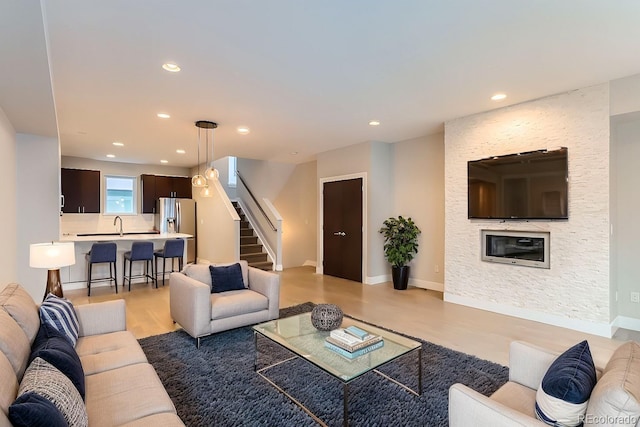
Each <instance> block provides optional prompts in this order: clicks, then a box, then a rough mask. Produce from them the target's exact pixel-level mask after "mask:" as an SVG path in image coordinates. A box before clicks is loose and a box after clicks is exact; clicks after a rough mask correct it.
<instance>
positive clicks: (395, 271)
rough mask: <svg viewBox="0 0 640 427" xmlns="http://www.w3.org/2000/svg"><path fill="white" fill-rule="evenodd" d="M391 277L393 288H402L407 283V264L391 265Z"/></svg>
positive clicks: (405, 287) (405, 286)
mask: <svg viewBox="0 0 640 427" xmlns="http://www.w3.org/2000/svg"><path fill="white" fill-rule="evenodd" d="M391 277H393V288H394V289H400V290H404V289H407V284H408V283H409V266H408V265H403V266H402V267H393V266H392V267H391Z"/></svg>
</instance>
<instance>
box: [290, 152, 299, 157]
mask: <svg viewBox="0 0 640 427" xmlns="http://www.w3.org/2000/svg"><path fill="white" fill-rule="evenodd" d="M289 154H291V155H292V156H297V155H298V152H297V151H292V152H291V153H289Z"/></svg>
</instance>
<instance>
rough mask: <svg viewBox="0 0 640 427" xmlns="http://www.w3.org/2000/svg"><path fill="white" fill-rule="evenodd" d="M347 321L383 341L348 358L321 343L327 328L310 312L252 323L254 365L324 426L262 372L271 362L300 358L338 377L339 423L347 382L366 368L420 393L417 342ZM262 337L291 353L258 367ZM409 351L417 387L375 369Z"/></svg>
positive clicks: (346, 406)
mask: <svg viewBox="0 0 640 427" xmlns="http://www.w3.org/2000/svg"><path fill="white" fill-rule="evenodd" d="M351 325H354V326H357V327H359V328H361V329H364V330H366V331H368V332H369V333H371V334H374V335H380V336H381V337H382V339H383V340H384V345H383V346H382V347H381V348H378V349H376V350H373V351H371V352H369V353H366V354H364V355H362V356H360V357H357V358H354V359H348V358H346V357H344V356H342V355H340V354H338V353H336V352H335V351H333V350H330V349H329V348H327V347H325V344H324V342H325V338H327V336H329V332H325V331H319V330H317V329H316V328H314V327H313V325H312V324H311V313H304V314H300V315H297V316H292V317H286V318H283V319H277V320H272V321H270V322H266V323H262V324H260V325H256V326H254V327H253V330H254V337H255V349H256V355H255V364H254V369H255V371H256V373H258V374H259V375H260V376H261V377H262V378H264V379H265V380H266V381H267V382H269V383H270V384H271V385H272V386H274V387H275V388H276V389H278V391H280V392H281V393H283V394H284V395H285V396H287V397H288V398H289V399H291V401H293V402H294V403H295V404H296V405H298V406H299V407H300V408H302V409H303V410H304V411H305V412H306V413H307V414H309V415H310V416H311V417H312V418H313V419H314V420H316V421H317V422H318V423H319V424H320V425H323V426H326V424H325V423H324V422H323V421H322V420H321V419H320V418H318V417H317V416H316V415H315V414H313V413H312V412H311V411H310V410H309V409H308V408H307V407H306V406H304V405H303V404H302V403H301V402H299V401H298V400H297V399H295V398H294V397H293V396H292V395H291V394H289V393H288V392H286V391H285V390H284V389H283V388H281V387H279V386H278V385H277V384H276V383H275V382H274V381H273V380H271V379H270V378H268V377H267V376H266V372H267V371H268V370H269V369H271V368H273V367H275V366H278V365H281V364H283V363H286V362H289V361H291V360H294V359H302V360H306V361H307V362H309V363H311V364H312V365H315V366H316V367H318V368H320V369H322V370H323V371H325V372H327V373H329V374H330V375H332V376H333V377H335V378H336V379H338V380H340V382H342V387H343V425H345V426H347V425H349V384H350V383H351V382H352V381H354V380H356V379H357V378H360V377H361V376H362V375H364V374H366V373H368V372H371V371H373V372H375V373H377V374H379V375H381V376H383V377H384V378H386V379H388V380H389V381H392V382H393V383H395V384H397V385H398V386H400V387H402V388H403V389H405V390H407V391H408V392H410V393H412V394H414V395H416V396H420V395H421V394H422V346H421V344H420V343H419V342H416V341H414V340H411V339H408V338H406V337H403V336H401V335H398V334H395V333H393V332H389V331H386V330H384V329H380V328H376V327H375V326H371V325H368V324H365V323H362V322H358V321H357V320H353V319H349V318H347V317H345V318H344V320H343V322H342V327H343V328H346V327H348V326H351ZM265 338H266V339H268V340H269V341H271V342H274V343H277V344H279V345H280V346H282V347H284V348H285V349H287V350H289V351H290V352H292V353H293V354H294V356H293V357H290V358H288V359H285V360H281V361H278V362H277V363H273V364H271V365H269V366H265V367H263V368H260V369H258V344H259V340H261V339H265ZM411 352H415V353H416V363H417V375H418V389H417V390H413V389H412V388H410V387H408V386H406V385H404V384H402V383H400V382H399V381H397V380H395V379H393V378H391V377H389V376H388V375H386V374H384V373H382V372H380V371H379V370H378V368H379V367H381V366H382V365H384V364H386V363H389V362H391V361H393V360H395V359H397V358H399V357H400V356H403V355H405V354H408V353H411Z"/></svg>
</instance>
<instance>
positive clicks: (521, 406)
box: [449, 341, 558, 427]
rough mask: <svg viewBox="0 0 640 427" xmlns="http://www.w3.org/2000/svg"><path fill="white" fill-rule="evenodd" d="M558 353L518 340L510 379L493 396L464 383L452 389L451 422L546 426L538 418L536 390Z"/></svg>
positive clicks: (513, 347) (456, 425)
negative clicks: (535, 409)
mask: <svg viewBox="0 0 640 427" xmlns="http://www.w3.org/2000/svg"><path fill="white" fill-rule="evenodd" d="M556 357H558V354H557V353H553V352H550V351H548V350H546V349H543V348H540V347H536V346H534V345H532V344H529V343H525V342H521V341H514V342H512V343H511V347H510V349H509V381H508V382H507V383H506V384H504V385H503V386H502V387H500V388H499V389H498V390H497V391H496V392H495V393H494V394H493V395H491V397H486V396H484V395H482V394H480V393H478V392H476V391H474V390H472V389H470V388H469V387H467V386H465V385H463V384H454V385H452V386H451V388H450V389H449V426H450V427H461V426H465V427H470V426H492V427H503V426H546V424H545V423H543V422H542V421H539V420H538V419H537V418H536V415H535V412H534V408H535V402H536V390H537V389H538V387H539V386H540V382H541V381H542V377H544V374H545V373H546V372H547V369H549V366H551V363H552V362H553V361H554V360H555V358H556Z"/></svg>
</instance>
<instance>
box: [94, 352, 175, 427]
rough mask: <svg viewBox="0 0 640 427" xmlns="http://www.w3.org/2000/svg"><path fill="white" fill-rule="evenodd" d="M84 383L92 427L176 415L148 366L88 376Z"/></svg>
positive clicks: (141, 365)
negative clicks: (156, 416)
mask: <svg viewBox="0 0 640 427" xmlns="http://www.w3.org/2000/svg"><path fill="white" fill-rule="evenodd" d="M86 380H87V402H86V403H87V413H88V414H89V419H91V427H102V426H104V427H107V426H108V427H111V426H119V425H122V424H126V423H130V422H133V421H135V420H137V419H140V418H144V417H147V416H150V415H154V414H161V413H164V412H168V413H173V414H175V413H176V410H175V407H174V406H173V403H172V402H171V399H170V398H169V395H168V394H167V392H166V391H165V389H164V387H163V386H162V383H161V382H160V379H159V378H158V375H157V374H156V371H155V370H154V369H153V366H151V365H149V364H148V363H139V364H136V365H130V366H124V367H122V368H118V369H112V370H110V371H105V372H101V373H98V374H95V375H89V376H87V378H86ZM147 425H149V424H147ZM155 425H158V426H160V425H161V424H155Z"/></svg>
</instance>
